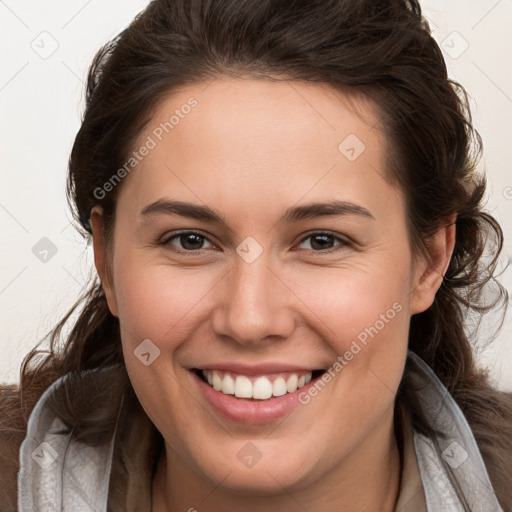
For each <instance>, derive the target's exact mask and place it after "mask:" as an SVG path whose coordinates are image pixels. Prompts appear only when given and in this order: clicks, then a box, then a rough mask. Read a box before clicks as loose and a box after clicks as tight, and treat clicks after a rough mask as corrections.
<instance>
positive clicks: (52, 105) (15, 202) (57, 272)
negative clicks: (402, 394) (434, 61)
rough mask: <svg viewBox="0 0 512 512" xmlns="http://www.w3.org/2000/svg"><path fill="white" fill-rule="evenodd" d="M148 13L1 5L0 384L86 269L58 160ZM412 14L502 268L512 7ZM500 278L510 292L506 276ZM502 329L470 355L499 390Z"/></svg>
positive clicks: (510, 180)
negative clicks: (457, 101) (101, 56)
mask: <svg viewBox="0 0 512 512" xmlns="http://www.w3.org/2000/svg"><path fill="white" fill-rule="evenodd" d="M146 5H147V1H142V0H123V1H119V0H117V1H115V2H114V1H113V0H108V1H107V0H102V1H101V2H100V1H99V0H88V1H87V0H68V1H66V2H64V1H60V2H58V1H56V0H53V1H52V0H48V1H45V2H40V1H35V0H30V1H28V0H26V1H23V0H21V1H19V2H15V1H14V0H5V1H3V0H0V45H1V46H0V47H1V48H2V51H1V55H2V64H1V69H2V73H1V75H0V111H1V116H2V117H1V119H2V123H1V133H0V158H1V164H2V170H1V174H0V229H1V233H2V245H1V253H0V254H1V258H0V382H15V381H17V380H18V374H19V367H20V364H21V361H22V359H23V357H24V356H25V355H26V353H27V352H28V351H29V350H30V348H32V347H33V346H34V345H35V343H37V341H39V340H40V339H41V338H42V337H44V336H45V335H46V334H47V332H48V331H49V330H50V329H51V328H52V327H53V326H54V325H55V324H56V322H57V321H58V320H59V319H60V318H61V317H62V316H63V315H64V314H65V313H66V311H67V310H68V309H69V307H70V306H71V305H72V304H73V303H74V301H75V300H76V297H77V296H78V293H79V292H80V290H81V289H82V287H83V286H84V284H85V283H86V280H87V276H88V273H89V272H90V271H91V268H92V263H93V258H92V247H90V246H89V247H87V245H86V244H85V242H84V240H82V239H81V238H80V237H79V236H78V234H76V233H75V231H74V229H73V227H72V226H71V225H70V224H69V219H70V214H69V212H68V208H67V204H66V199H65V177H66V165H67V160H68V157H69V152H70V149H71V145H72V142H73V139H74V136H75V134H76V132H77V130H78V128H79V124H80V115H81V112H82V108H83V92H84V79H85V76H86V72H87V68H88V66H89V64H90V62H91V60H92V57H93V55H94V54H95V52H96V50H97V49H99V47H100V45H102V44H104V43H105V42H107V41H108V40H109V39H110V38H111V37H113V36H114V35H115V34H116V33H118V32H119V31H120V30H121V29H123V28H124V27H125V26H126V25H127V24H128V23H129V22H130V21H131V20H132V18H133V17H134V16H135V14H136V13H137V12H139V11H140V10H142V9H143V8H144V7H145V6H146ZM422 6H423V8H424V11H425V14H426V15H427V16H428V18H429V19H430V20H431V22H432V26H433V27H434V28H435V31H434V37H435V38H436V40H437V41H438V42H439V43H440V44H441V46H442V48H443V52H444V54H445V58H446V61H447V65H448V69H449V73H450V76H451V77H452V78H454V79H455V80H457V81H460V82H461V83H462V84H463V85H464V87H465V88H466V90H467V91H468V93H469V94H470V96H471V98H472V100H471V107H472V113H473V118H474V123H475V126H476V127H477V129H478V130H479V132H480V134H481V135H482V137H483V140H484V155H483V158H482V161H481V167H482V168H485V169H486V170H487V172H488V178H489V201H488V210H490V211H492V212H493V214H494V215H495V216H496V217H497V218H498V220H500V221H501V223H502V225H503V227H504V230H505V237H506V247H505V254H504V257H503V260H502V262H501V265H500V268H502V269H503V268H505V265H506V263H507V261H508V260H509V258H510V256H511V255H512V172H511V169H510V165H511V162H512V141H511V129H510V123H511V122H512V75H511V68H512V66H511V64H512V56H511V55H512V53H511V51H512V43H511V41H512V38H511V34H510V30H511V27H512V1H511V0H428V1H427V0H425V1H423V2H422ZM44 237H46V238H48V239H49V240H50V241H51V246H48V242H47V241H41V239H42V238H44ZM34 247H35V249H33V248H34ZM51 247H54V252H55V250H56V252H55V254H53V253H52V250H51ZM48 249H49V252H48V253H47V254H45V253H44V252H41V251H43V250H48ZM34 253H35V254H34ZM41 258H42V259H43V260H44V259H45V258H46V261H41ZM500 280H501V282H502V283H503V284H504V285H505V286H507V288H508V289H509V290H510V291H511V292H512V266H511V267H509V268H508V269H506V270H505V272H504V273H503V274H502V275H501V277H500ZM495 322H496V320H495V319H492V318H491V319H490V321H489V322H487V323H486V324H485V325H491V326H492V324H493V323H495ZM511 324H512V322H511V314H510V312H509V314H508V316H507V320H506V322H505V326H504V328H503V330H502V331H501V333H500V335H499V336H498V338H497V339H496V340H495V341H494V343H493V344H492V345H490V346H489V348H487V349H485V350H484V347H483V345H482V346H480V345H479V346H477V347H476V352H477V356H478V360H479V362H480V364H481V365H482V366H486V367H488V368H489V369H490V371H491V375H492V378H493V380H494V382H495V384H496V385H497V386H498V387H500V388H501V389H508V390H512V364H511V363H512V346H511V343H510V340H511V336H512V325H511ZM484 327H485V326H484ZM484 331H485V329H484ZM482 334H483V335H484V334H485V332H483V333H482ZM481 339H482V340H484V339H485V336H482V338H481Z"/></svg>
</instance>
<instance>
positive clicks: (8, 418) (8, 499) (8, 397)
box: [0, 385, 26, 512]
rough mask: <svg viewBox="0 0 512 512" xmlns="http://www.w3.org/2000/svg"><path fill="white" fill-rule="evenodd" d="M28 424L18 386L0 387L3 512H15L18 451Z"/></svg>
mask: <svg viewBox="0 0 512 512" xmlns="http://www.w3.org/2000/svg"><path fill="white" fill-rule="evenodd" d="M25 432H26V422H25V418H24V414H23V411H22V407H21V401H20V396H19V389H18V386H16V385H7V386H6V385H0V489H2V492H1V493H0V510H2V511H5V512H11V511H14V510H16V503H17V474H18V469H19V449H20V445H21V443H22V442H23V439H24V438H25Z"/></svg>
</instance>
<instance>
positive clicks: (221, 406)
mask: <svg viewBox="0 0 512 512" xmlns="http://www.w3.org/2000/svg"><path fill="white" fill-rule="evenodd" d="M190 373H191V374H192V377H193V379H194V382H196V383H197V385H198V386H199V389H200V390H201V392H202V393H203V395H204V397H205V398H206V400H207V401H208V402H209V403H210V405H211V406H212V407H213V408H214V409H215V410H216V411H217V412H218V413H219V414H221V415H222V416H224V417H225V418H228V419H230V420H232V421H236V422H237V423H245V424H247V425H261V424H265V423H271V422H273V421H276V420H279V419H281V418H283V417H286V416H288V415H289V414H290V413H291V412H292V411H293V409H295V407H297V406H299V405H304V404H301V402H299V395H300V394H301V393H304V392H307V391H308V389H309V388H310V387H311V386H313V385H314V384H315V382H316V381H317V379H319V378H321V376H319V377H317V378H315V379H312V380H311V381H309V382H308V384H306V385H305V386H302V387H301V388H300V389H297V391H294V392H293V393H287V394H286V395H282V396H277V397H274V398H270V399H268V400H255V399H246V398H235V396H234V395H225V394H224V393H222V392H221V391H216V390H215V389H213V388H212V387H211V386H210V385H209V384H207V383H206V382H204V381H203V380H202V379H201V378H200V377H199V376H198V375H197V374H196V373H195V371H193V370H191V371H190Z"/></svg>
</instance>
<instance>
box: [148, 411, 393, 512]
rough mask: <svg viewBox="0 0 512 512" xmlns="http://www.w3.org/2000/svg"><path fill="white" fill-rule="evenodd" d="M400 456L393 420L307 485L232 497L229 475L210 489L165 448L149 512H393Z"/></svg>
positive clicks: (207, 482) (207, 483)
mask: <svg viewBox="0 0 512 512" xmlns="http://www.w3.org/2000/svg"><path fill="white" fill-rule="evenodd" d="M399 482H400V454H399V451H398V446H397V441H396V437H395V433H394V428H393V415H392V414H391V422H387V423H386V428H382V427H380V428H378V429H376V430H374V431H372V432H371V434H370V435H369V436H368V437H367V438H366V439H365V440H364V442H363V443H361V445H359V446H358V447H356V448H355V449H354V450H353V451H352V452H351V453H350V454H348V455H347V457H346V458H344V459H343V460H342V461H340V462H339V463H338V464H337V465H335V466H334V467H332V468H331V469H330V470H329V471H328V472H327V473H325V474H324V475H320V476H319V478H317V479H316V481H314V482H313V483H312V484H310V485H307V486H300V484H297V486H294V487H293V488H291V487H289V488H281V492H278V493H273V494H272V495H268V494H266V495H263V494H257V493H254V494H252V495H247V494H239V493H235V492H233V491H232V490H230V489H229V474H228V475H224V476H221V477H220V478H219V482H217V483H215V482H213V481H212V480H208V479H206V478H205V477H203V476H202V475H201V474H199V473H198V472H197V471H196V470H194V468H192V467H191V466H190V464H188V463H186V461H185V462H184V461H183V460H182V459H180V457H179V455H178V454H177V453H176V452H175V451H174V450H173V449H172V448H171V447H170V446H169V445H168V444H167V443H166V444H165V451H163V452H162V456H161V457H160V460H159V463H158V468H157V472H156V475H155V478H154V481H153V507H152V510H153V512H171V511H175V510H184V511H189V512H194V511H201V510H208V511H209V512H229V511H232V510H244V511H247V512H263V511H266V510H269V509H271V510H272V509H273V510H276V509H277V510H280V511H281V512H303V511H304V510H324V511H339V510H343V511H344V512H374V511H376V510H378V511H379V512H393V511H394V509H395V504H396V502H397V499H398V492H399Z"/></svg>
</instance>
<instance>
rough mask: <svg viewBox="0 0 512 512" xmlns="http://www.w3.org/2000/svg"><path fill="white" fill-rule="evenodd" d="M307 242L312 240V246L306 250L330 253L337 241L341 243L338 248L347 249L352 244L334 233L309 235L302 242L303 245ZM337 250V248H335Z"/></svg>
mask: <svg viewBox="0 0 512 512" xmlns="http://www.w3.org/2000/svg"><path fill="white" fill-rule="evenodd" d="M306 240H311V243H310V246H311V248H306V250H312V251H314V252H322V251H323V252H328V251H330V250H331V251H332V250H333V243H334V242H335V241H336V240H337V241H338V242H341V243H339V244H338V247H346V246H348V245H350V243H349V242H348V241H347V240H345V239H343V238H340V237H338V236H336V235H334V234H333V233H329V232H327V233H326V232H317V233H312V234H310V235H308V236H307V237H305V238H303V239H302V240H301V244H303V243H304V242H305V241H306ZM334 250H336V247H335V248H334Z"/></svg>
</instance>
